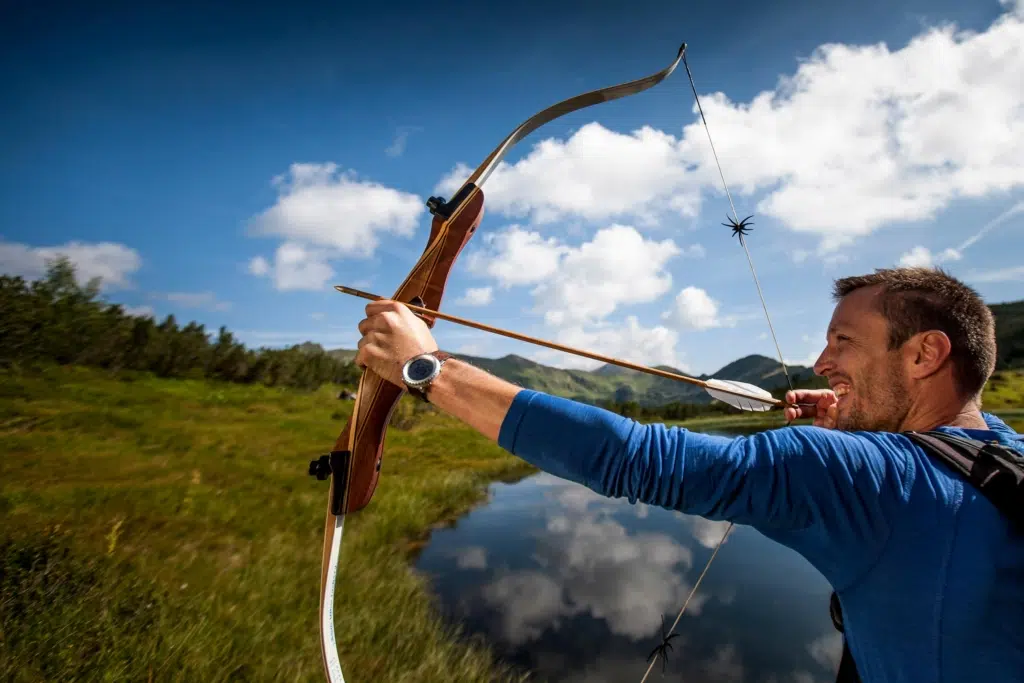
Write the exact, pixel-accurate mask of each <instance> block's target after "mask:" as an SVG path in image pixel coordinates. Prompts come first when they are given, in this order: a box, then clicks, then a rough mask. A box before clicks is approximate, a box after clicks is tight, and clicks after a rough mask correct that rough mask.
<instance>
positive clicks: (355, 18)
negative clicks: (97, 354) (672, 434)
mask: <svg viewBox="0 0 1024 683" xmlns="http://www.w3.org/2000/svg"><path fill="white" fill-rule="evenodd" d="M9 11H10V10H9ZM13 12H14V14H13V18H12V20H10V21H6V22H5V26H4V27H3V28H0V33H2V34H3V35H2V36H0V37H2V44H3V45H4V49H3V59H2V63H0V79H2V82H3V87H4V91H5V92H6V93H7V101H6V104H7V106H5V107H3V108H0V126H2V129H3V130H4V131H5V133H6V135H5V136H4V140H3V142H2V143H0V144H2V150H3V155H2V159H3V161H2V163H0V268H2V270H3V271H4V272H8V273H17V274H22V275H27V276H29V277H33V276H36V275H38V274H39V273H40V271H41V268H42V263H43V262H44V260H45V259H46V258H49V257H52V256H53V255H55V254H57V253H66V254H68V255H70V256H71V257H72V259H73V260H74V261H76V263H78V264H79V267H80V268H81V269H82V272H83V273H86V274H100V275H103V276H104V277H105V281H106V282H107V286H106V288H105V296H106V297H107V298H109V299H110V300H112V301H118V302H121V303H124V304H125V305H127V306H130V307H133V308H135V309H137V310H144V311H151V312H152V314H153V315H155V316H156V317H157V318H158V319H162V318H163V317H164V316H165V315H167V314H170V313H173V314H174V315H175V316H176V317H177V318H178V320H179V321H185V320H193V319H194V320H198V321H200V322H202V323H204V324H206V325H207V327H208V328H209V329H211V330H215V329H216V328H217V327H218V326H220V325H226V326H227V327H228V328H229V329H231V330H233V331H235V332H236V334H238V335H239V337H240V338H241V339H242V340H243V341H245V342H246V343H247V344H249V345H252V346H260V345H270V346H279V345H284V344H290V343H297V342H301V341H305V340H312V341H317V342H320V343H322V344H324V345H325V346H327V347H329V348H334V347H338V346H344V347H349V348H350V347H352V346H354V344H355V341H356V340H357V338H358V334H357V332H356V330H355V326H356V323H357V322H358V320H359V319H360V318H361V317H362V309H363V306H364V304H365V302H362V301H360V300H356V299H352V298H349V297H345V296H343V295H341V294H338V293H336V292H334V291H333V290H332V289H331V285H333V284H338V283H340V284H348V285H352V286H357V287H360V288H363V289H369V290H371V291H373V292H375V293H378V294H382V295H388V294H390V293H391V292H392V291H393V290H394V288H395V287H396V286H397V285H398V284H399V283H400V281H401V280H402V278H403V277H404V276H405V274H406V273H407V272H408V270H409V268H411V266H412V265H413V263H414V261H415V259H416V257H417V256H418V254H419V252H420V251H421V250H422V249H423V246H424V244H425V240H426V235H427V231H428V229H429V224H430V222H429V218H430V216H429V214H428V213H427V212H426V210H425V207H423V202H424V201H425V200H426V198H427V197H429V196H430V195H432V194H436V193H438V192H439V191H440V192H442V193H443V194H445V195H446V196H450V195H451V193H452V187H455V186H457V185H458V184H460V183H461V181H462V180H464V178H465V176H466V174H467V173H468V171H469V170H471V168H472V167H475V166H476V165H477V164H478V163H480V161H482V160H483V158H484V157H486V156H487V154H488V153H490V151H491V150H492V149H493V148H494V147H495V146H496V145H497V144H498V142H499V141H500V140H501V139H502V138H503V137H504V136H505V135H506V134H507V133H508V132H509V131H511V129H512V128H514V127H515V126H516V125H517V124H518V123H520V122H521V121H522V120H523V119H525V118H526V117H528V116H530V115H532V114H533V113H535V112H537V111H538V110H540V109H542V108H544V107H546V106H548V105H549V104H552V103H554V102H557V101H559V100H562V99H565V98H567V97H570V96H572V95H576V94H578V93H580V92H583V91H586V90H590V89H593V88H597V87H603V86H606V85H611V84H614V83H618V82H622V81H625V80H630V79H632V78H636V77H639V76H644V75H647V74H649V73H653V72H655V71H657V70H659V69H661V68H662V67H664V66H665V65H667V64H668V63H669V62H670V61H671V60H672V58H673V57H674V55H675V52H676V50H677V48H678V46H679V44H680V43H681V42H683V41H685V42H687V43H688V44H689V46H690V47H689V52H688V58H689V62H690V66H691V69H692V70H693V73H694V79H695V81H696V84H697V89H698V93H699V94H700V95H701V98H702V103H703V105H704V107H705V112H706V114H707V116H708V123H709V125H710V127H711V133H712V136H713V138H714V142H715V146H716V148H717V149H718V152H719V155H720V157H721V158H722V162H723V166H724V172H725V177H726V180H727V181H728V182H729V183H730V185H731V188H732V190H733V195H734V198H735V200H736V203H737V210H738V211H739V213H740V215H741V216H745V215H747V214H754V215H755V218H754V219H753V220H754V221H755V224H756V225H755V228H754V231H753V232H752V233H751V235H750V236H749V237H748V245H749V246H750V249H751V251H752V255H753V258H754V264H755V266H756V267H757V270H758V275H759V277H760V280H761V284H762V286H763V288H764V293H765V298H766V300H767V303H768V307H769V311H770V312H771V313H772V316H773V321H774V323H775V329H776V331H777V332H778V333H779V342H780V345H781V347H782V350H783V352H784V354H785V356H786V358H787V360H788V361H791V362H807V361H808V359H810V358H811V357H812V356H813V354H816V353H817V352H818V351H819V350H820V347H821V345H822V335H823V330H824V327H825V324H826V322H827V320H828V317H829V315H830V314H831V309H832V303H831V301H830V299H829V288H830V284H831V281H832V279H833V278H835V277H839V276H843V275H849V274H854V273H862V272H870V271H871V270H872V269H874V268H877V267H885V266H891V265H894V264H897V263H900V262H901V261H902V262H906V263H932V264H941V265H942V266H943V267H944V268H947V269H948V270H950V271H951V272H953V273H954V274H956V275H958V276H960V277H963V278H964V279H966V280H967V281H968V282H970V283H971V284H972V285H974V286H975V287H976V288H977V289H978V290H979V291H980V292H981V293H982V295H983V296H984V297H985V298H986V300H988V301H990V302H993V303H994V302H1000V301H1009V300H1017V299H1022V298H1024V265H1022V262H1021V260H1020V254H1021V253H1022V250H1021V247H1020V244H1021V241H1022V239H1021V235H1022V233H1024V170H1022V165H1021V164H1020V159H1022V158H1024V113H1022V112H1024V93H1022V92H1021V88H1020V82H1021V80H1020V79H1021V73H1024V48H1021V45H1022V44H1024V5H1021V4H1020V3H1017V4H1013V3H1011V2H1005V3H1000V2H998V1H997V0H991V1H989V0H979V1H977V2H971V3H963V2H960V3H954V2H951V1H949V0H940V1H938V2H934V1H933V2H925V1H924V0H911V1H908V2H882V1H880V0H871V1H870V2H865V1H858V2H856V3H853V2H845V3H809V2H793V1H785V2H777V3H752V2H717V1H716V2H703V3H690V4H688V3H672V2H661V3H654V2H630V3H621V2H620V3H612V2H604V1H591V2H563V3H558V2H550V1H548V2H544V3H520V4H515V5H513V4H512V3H502V4H500V5H499V4H497V3H428V4H423V3H409V4H407V5H406V4H402V3H398V4H395V3H388V4H387V5H384V4H383V3H381V4H372V3H368V4H365V5H363V6H359V7H353V8H351V9H349V8H345V9H340V8H338V7H334V8H332V7H327V6H326V3H316V4H314V3H308V4H307V3H301V2H289V3H279V4H277V5H269V4H252V3H248V4H245V5H242V4H237V5H234V6H229V5H227V4H221V5H220V6H219V7H208V6H206V5H205V4H195V5H188V4H185V3H180V4H178V9H174V10H171V9H167V8H157V7H146V6H143V5H142V4H140V3H134V4H129V3H124V4H123V5H121V6H117V5H114V4H112V3H108V4H105V5H104V9H95V8H89V9H83V8H81V7H78V8H71V9H62V8H59V6H58V5H49V6H47V5H45V4H41V3H36V4H34V5H33V6H29V5H28V4H27V3H22V4H20V5H19V7H18V8H16V9H15V10H13ZM822 46H828V47H822ZM716 93H717V95H716ZM697 122H698V119H697V118H696V114H695V109H694V105H693V99H692V95H691V93H690V90H689V84H688V82H687V80H686V74H685V72H684V71H683V70H682V68H680V69H679V70H677V71H676V73H675V74H673V75H672V76H671V77H670V78H669V79H668V80H666V81H665V82H663V83H662V84H660V85H659V86H657V87H655V88H653V89H651V90H648V91H646V92H644V93H641V94H639V95H635V96H632V97H628V98H625V99H622V100H619V101H616V102H612V103H606V104H601V105H598V106H595V107H591V108H587V109H584V110H582V111H580V112H577V113H574V114H572V115H569V116H566V117H564V118H561V119H559V120H557V121H555V122H553V123H552V124H549V125H547V126H544V127H543V128H541V129H539V130H538V131H536V132H535V133H533V134H532V135H531V136H530V137H529V138H527V139H526V140H524V141H523V142H521V143H520V144H519V146H518V147H516V148H515V149H514V150H513V151H512V153H511V154H510V155H509V156H508V157H507V158H506V162H507V164H508V165H507V166H506V167H504V168H502V169H499V171H497V172H496V173H495V174H494V175H493V176H492V178H491V179H490V180H489V181H488V183H487V185H486V186H485V187H484V190H485V194H486V197H487V201H488V205H487V207H488V208H487V214H486V216H485V218H484V222H483V225H482V227H481V229H480V230H479V231H478V232H477V234H476V236H474V238H473V241H471V242H470V245H469V246H468V247H467V251H466V252H465V253H464V254H463V255H462V257H461V258H460V260H459V262H458V263H457V264H456V266H455V269H454V272H453V274H452V277H451V279H450V280H449V288H448V290H447V294H446V300H445V303H444V306H443V308H444V310H446V311H449V312H452V313H455V314H457V315H462V316H465V317H470V318H474V319H477V320H481V321H483V322H487V323H490V324H493V325H498V326H502V327H507V328H510V329H514V330H517V331H521V332H526V333H528V334H534V335H537V336H541V337H544V338H547V339H555V340H561V341H563V342H565V343H570V344H575V345H579V346H583V347H585V348H589V349H592V350H596V351H598V352H601V353H605V354H608V355H613V356H619V357H625V358H630V359H632V360H636V361H639V362H647V363H669V364H673V365H675V366H677V367H680V368H683V369H685V370H688V371H690V372H694V373H699V372H713V371H715V370H716V369H718V368H719V367H720V366H721V365H723V364H725V363H727V362H729V361H731V360H734V359H735V358H737V357H739V356H742V355H745V354H748V353H762V354H765V355H769V356H773V357H774V356H775V350H774V346H773V345H772V343H771V340H770V339H769V338H767V336H766V334H765V333H766V332H767V324H766V322H765V320H764V316H763V314H762V313H761V309H760V304H759V301H758V298H757V293H756V290H755V289H754V285H753V280H752V278H751V275H750V272H749V270H748V268H747V264H746V259H745V257H744V255H743V253H742V250H741V249H740V247H739V245H738V244H737V242H736V241H735V239H733V238H732V237H730V236H729V231H728V230H727V229H726V228H723V227H722V226H721V225H720V223H721V222H722V221H723V220H724V219H725V216H726V214H727V212H728V210H729V209H728V202H727V201H726V199H725V197H724V195H723V194H722V192H721V185H720V180H719V178H718V171H717V169H716V168H715V166H714V165H713V160H712V159H711V157H710V148H709V147H708V142H707V138H706V135H705V131H704V129H703V128H702V127H700V126H699V125H697ZM436 336H437V338H438V341H439V343H440V345H441V346H442V347H443V348H447V349H451V350H455V351H462V352H466V353H474V354H479V355H484V356H492V357H494V356H500V355H504V354H505V353H509V352H514V353H518V354H520V355H525V356H528V357H532V358H535V359H537V360H539V361H541V362H546V363H551V364H558V365H571V366H577V367H591V366H592V364H591V363H589V362H588V361H582V360H580V359H572V358H566V357H564V356H562V355H560V354H552V353H550V352H548V351H546V350H544V349H535V348H533V347H530V346H526V345H524V344H521V343H518V342H513V341H511V340H506V339H502V338H496V337H492V336H487V335H484V334H482V333H478V332H476V331H472V330H466V329H460V328H457V327H455V326H453V325H450V324H447V323H444V322H441V323H439V324H438V327H437V328H436Z"/></svg>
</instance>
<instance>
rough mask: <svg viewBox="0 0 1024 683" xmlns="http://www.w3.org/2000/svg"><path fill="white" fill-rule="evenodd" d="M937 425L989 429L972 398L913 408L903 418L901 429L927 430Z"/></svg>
mask: <svg viewBox="0 0 1024 683" xmlns="http://www.w3.org/2000/svg"><path fill="white" fill-rule="evenodd" d="M936 427H960V428H962V429H988V425H987V424H986V423H985V418H984V417H982V416H981V410H980V408H979V407H978V404H977V403H976V402H975V401H973V400H972V401H968V402H966V403H963V404H954V405H947V406H934V405H925V406H921V407H920V408H912V409H911V410H910V412H909V413H908V414H907V416H906V418H904V420H903V424H902V425H901V431H915V432H926V431H928V430H930V429H935V428H936Z"/></svg>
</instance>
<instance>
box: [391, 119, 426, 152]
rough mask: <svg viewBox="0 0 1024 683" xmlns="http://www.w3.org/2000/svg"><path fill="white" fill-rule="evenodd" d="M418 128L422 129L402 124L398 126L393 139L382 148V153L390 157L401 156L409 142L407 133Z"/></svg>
mask: <svg viewBox="0 0 1024 683" xmlns="http://www.w3.org/2000/svg"><path fill="white" fill-rule="evenodd" d="M419 130H423V129H422V128H419V127H418V126H403V127H401V128H399V129H398V130H397V131H395V139H394V140H393V141H392V142H391V144H390V145H389V146H388V148H387V149H385V150H384V153H385V154H387V155H388V156H389V157H392V158H394V157H400V156H402V154H404V153H405V147H406V145H407V144H408V143H409V135H410V134H412V133H414V132H416V131H419Z"/></svg>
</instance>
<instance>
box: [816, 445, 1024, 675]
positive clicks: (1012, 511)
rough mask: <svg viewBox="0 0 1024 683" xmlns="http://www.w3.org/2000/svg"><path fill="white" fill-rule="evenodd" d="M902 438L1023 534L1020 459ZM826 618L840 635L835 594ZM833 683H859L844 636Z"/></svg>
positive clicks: (1003, 451)
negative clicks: (958, 475) (963, 481)
mask: <svg viewBox="0 0 1024 683" xmlns="http://www.w3.org/2000/svg"><path fill="white" fill-rule="evenodd" d="M903 434H904V435H905V436H907V437H908V438H909V439H910V440H911V441H913V442H915V443H916V444H918V445H919V446H921V447H922V448H923V449H924V450H925V452H926V453H929V454H931V455H933V456H935V457H937V458H939V460H941V461H942V462H944V463H945V464H946V465H948V466H949V467H950V468H952V469H953V470H955V471H957V472H960V473H961V474H962V475H963V476H964V477H965V478H966V479H967V481H968V482H970V484H971V485H972V486H974V487H975V488H976V489H978V491H979V493H981V494H982V495H984V496H985V497H986V498H988V499H989V500H990V501H991V502H992V504H993V505H994V506H995V507H996V509H998V510H999V511H1000V512H1001V513H1002V514H1003V515H1005V516H1006V517H1007V519H1009V520H1010V524H1011V525H1012V526H1013V527H1014V528H1015V529H1016V530H1017V531H1018V532H1024V455H1022V454H1021V453H1019V452H1018V451H1016V450H1014V449H1013V448H1010V447H1009V446H1004V445H1002V444H1000V443H999V442H997V441H991V442H986V441H978V440H977V439H965V438H963V437H959V436H954V435H952V434H946V433H945V432H940V431H937V430H933V431H930V432H903ZM829 615H830V616H831V617H832V624H833V625H834V626H835V627H836V630H837V631H839V632H840V633H843V610H842V607H841V606H840V605H839V597H838V596H837V595H836V594H835V591H833V592H832V596H831V598H830V599H829ZM836 683H861V681H860V675H859V674H858V673H857V666H856V664H855V663H854V661H853V656H852V655H851V653H850V648H849V646H848V645H847V644H846V637H845V636H844V637H843V656H842V659H840V660H839V670H838V672H837V673H836Z"/></svg>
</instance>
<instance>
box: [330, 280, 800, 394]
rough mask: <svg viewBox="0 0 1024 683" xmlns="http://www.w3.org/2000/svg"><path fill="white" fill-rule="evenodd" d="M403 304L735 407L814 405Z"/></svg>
mask: <svg viewBox="0 0 1024 683" xmlns="http://www.w3.org/2000/svg"><path fill="white" fill-rule="evenodd" d="M334 288H335V289H336V290H338V291H339V292H341V293H342V294H349V295H351V296H356V297H359V298H361V299H368V300H369V301H387V300H388V299H385V298H384V297H382V296H379V295H377V294H371V293H369V292H364V291H362V290H359V289H354V288H352V287H346V286H344V285H335V286H334ZM402 305H404V306H406V307H408V308H409V310H411V311H412V312H413V313H417V314H420V315H425V316H429V317H431V318H440V319H441V320H447V321H448V322H452V323H456V324H458V325H464V326H466V327H472V328H474V329H477V330H482V331H484V332H490V333H491V334H496V335H499V336H502V337H508V338H510V339H516V340H518V341H523V342H527V343H529V344H536V345H538V346H546V347H547V348H549V349H554V350H555V351H562V352H564V353H571V354H573V355H576V356H583V357H584V358H590V359H592V360H596V361H601V362H603V363H608V364H610V365H618V366H619V367H623V368H628V369H630V370H636V371H638V372H645V373H647V374H649V375H655V376H657V377H664V378H666V379H671V380H676V381H679V382H686V383H688V384H693V385H695V386H698V387H701V388H702V389H704V391H706V392H708V394H710V395H711V396H713V397H714V398H716V399H718V400H719V401H722V402H724V403H728V404H729V405H731V406H733V407H734V408H739V409H740V410H747V411H754V412H764V411H767V410H771V409H772V408H785V407H789V406H800V405H813V404H810V403H808V404H804V403H787V402H786V401H780V400H779V399H777V398H775V397H773V396H772V395H771V394H770V393H768V392H767V391H765V390H764V389H762V388H760V387H758V386H755V385H753V384H748V383H746V382H738V381H736V380H723V379H709V380H702V379H697V378H696V377H689V376H687V375H681V374H679V373H676V372H668V371H667V370H659V369H658V368H652V367H648V366H646V365H638V364H636V363H631V362H629V361H627V360H620V359H618V358H611V357H609V356H604V355H602V354H600V353H594V352H593V351H585V350H583V349H577V348H575V347H572V346H565V345H563V344H558V343H555V342H553V341H547V340H545V339H538V338H537V337H531V336H529V335H526V334H520V333H519V332H512V331H511V330H504V329H502V328H500V327H494V326H492V325H487V324H485V323H480V322H476V321H474V320H468V319H466V318H460V317H459V316H456V315H451V314H450V313H442V312H440V311H435V310H433V309H430V308H424V307H423V306H416V305H414V304H406V303H403V304H402Z"/></svg>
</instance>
